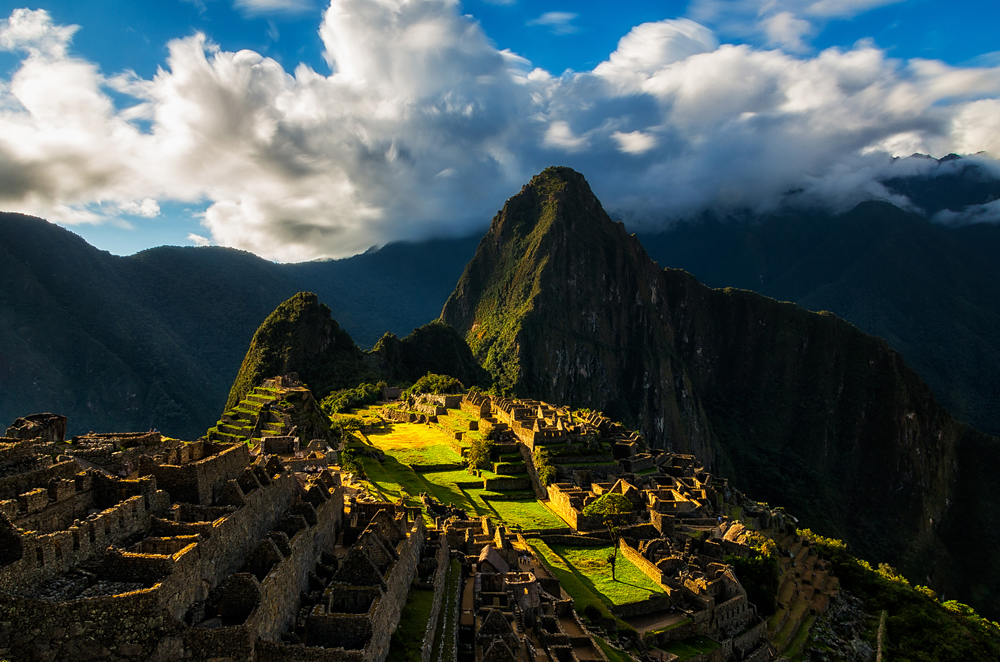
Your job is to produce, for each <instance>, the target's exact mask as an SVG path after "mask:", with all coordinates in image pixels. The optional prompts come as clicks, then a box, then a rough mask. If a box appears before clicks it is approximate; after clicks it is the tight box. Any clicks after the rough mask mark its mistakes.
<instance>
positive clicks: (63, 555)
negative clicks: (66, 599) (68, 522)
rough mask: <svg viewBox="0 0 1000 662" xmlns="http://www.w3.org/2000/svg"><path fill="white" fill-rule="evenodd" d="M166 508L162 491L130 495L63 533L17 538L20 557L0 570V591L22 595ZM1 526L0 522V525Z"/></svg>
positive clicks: (130, 533) (136, 530) (146, 524)
mask: <svg viewBox="0 0 1000 662" xmlns="http://www.w3.org/2000/svg"><path fill="white" fill-rule="evenodd" d="M168 505H169V498H168V496H167V494H166V493H165V492H162V491H158V492H155V493H154V494H152V495H145V496H133V497H130V498H128V499H126V500H125V501H122V502H121V503H118V504H116V505H114V506H111V507H110V508H107V509H106V510H104V511H102V512H100V513H98V514H95V515H93V516H91V517H89V518H88V519H87V520H85V521H83V522H81V523H80V525H79V526H71V527H70V528H69V529H67V530H65V531H56V532H53V533H37V532H34V531H29V532H27V533H24V534H22V535H21V537H20V540H21V546H22V550H23V553H22V556H21V558H20V559H18V560H17V561H15V562H13V563H11V564H8V565H6V566H4V567H3V572H2V573H0V591H2V592H7V593H14V594H17V593H22V592H23V591H25V590H27V589H31V588H34V587H37V586H38V585H40V584H42V583H43V582H45V581H47V580H49V579H51V578H53V577H55V576H56V575H59V574H61V573H64V572H66V571H68V570H69V569H70V568H72V567H73V566H75V565H77V564H79V563H82V562H83V561H86V560H87V559H89V558H91V557H93V556H95V555H97V554H100V553H103V552H104V550H106V549H107V548H108V546H109V545H116V544H119V543H121V542H122V541H123V540H126V539H128V538H131V537H133V536H135V535H136V534H137V533H141V532H143V531H146V530H148V529H149V527H150V518H151V516H152V515H153V514H157V513H162V512H163V511H164V510H165V509H166V508H167V506H168ZM2 525H3V523H2V522H0V526H2Z"/></svg>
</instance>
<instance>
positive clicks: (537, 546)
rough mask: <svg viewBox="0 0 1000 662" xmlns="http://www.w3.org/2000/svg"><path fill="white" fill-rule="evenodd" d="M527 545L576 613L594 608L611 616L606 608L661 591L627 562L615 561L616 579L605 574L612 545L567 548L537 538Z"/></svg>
mask: <svg viewBox="0 0 1000 662" xmlns="http://www.w3.org/2000/svg"><path fill="white" fill-rule="evenodd" d="M528 544H530V545H531V547H532V548H533V549H534V550H535V551H536V552H537V553H538V555H539V557H540V558H541V559H543V560H544V561H545V564H546V565H547V566H548V567H549V569H550V570H552V572H553V573H554V574H555V575H556V577H558V578H559V581H560V583H561V584H562V587H563V588H564V589H566V592H567V593H569V594H570V595H571V596H572V597H573V600H574V601H575V603H576V609H577V610H578V611H583V610H586V609H587V607H588V606H589V605H593V606H594V607H596V608H597V609H598V610H600V612H601V614H602V616H605V617H610V612H609V611H608V607H610V606H613V605H623V604H629V603H632V602H641V601H642V600H646V599H647V598H650V597H653V596H656V595H659V594H661V593H662V592H663V589H662V588H660V586H659V585H658V584H656V583H655V582H653V581H652V580H651V579H650V578H649V577H647V576H646V574H645V573H643V572H642V570H639V568H637V567H635V565H633V564H632V562H631V561H629V560H628V559H625V558H623V559H621V560H620V561H619V562H618V566H619V568H618V578H617V579H611V578H610V577H609V576H608V573H607V567H608V557H609V556H611V554H612V553H613V548H612V546H611V545H601V546H597V547H567V546H564V545H551V546H550V545H547V544H546V543H545V542H544V541H543V540H542V539H540V538H529V539H528Z"/></svg>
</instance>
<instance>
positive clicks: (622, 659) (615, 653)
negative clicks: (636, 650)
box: [594, 637, 635, 662]
mask: <svg viewBox="0 0 1000 662" xmlns="http://www.w3.org/2000/svg"><path fill="white" fill-rule="evenodd" d="M594 641H596V642H597V645H598V646H600V648H601V650H602V651H604V655H605V657H607V658H608V662H635V660H634V659H633V658H632V657H631V656H630V655H628V654H627V653H624V652H622V651H620V650H618V649H617V648H612V647H611V646H609V645H608V642H606V641H605V640H604V639H602V638H600V637H594Z"/></svg>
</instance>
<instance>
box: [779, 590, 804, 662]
mask: <svg viewBox="0 0 1000 662" xmlns="http://www.w3.org/2000/svg"><path fill="white" fill-rule="evenodd" d="M808 611H809V603H807V602H805V601H800V600H796V601H795V602H793V603H792V605H791V606H790V607H789V609H788V612H789V613H788V619H787V620H786V621H785V624H784V625H783V626H782V627H781V629H780V630H778V631H777V632H776V633H775V635H774V638H773V641H774V647H775V648H777V649H778V652H779V653H783V652H784V651H785V650H786V649H787V648H788V645H789V644H790V643H791V641H792V639H793V638H794V637H795V635H796V634H797V633H798V631H799V627H800V626H801V625H802V619H803V617H805V616H807V615H808Z"/></svg>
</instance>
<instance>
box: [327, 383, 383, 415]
mask: <svg viewBox="0 0 1000 662" xmlns="http://www.w3.org/2000/svg"><path fill="white" fill-rule="evenodd" d="M385 386H386V384H385V382H379V383H378V384H358V385H357V386H355V387H354V388H345V389H341V390H339V391H334V392H333V393H331V394H330V395H328V396H326V397H325V398H323V400H322V401H321V402H320V403H319V406H320V408H321V409H322V410H323V411H324V412H326V414H327V415H328V416H332V415H333V414H342V413H344V412H347V411H350V410H351V409H357V408H358V407H366V406H368V405H373V404H375V403H376V402H377V401H378V399H379V398H380V397H381V396H382V389H384V388H385Z"/></svg>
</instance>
